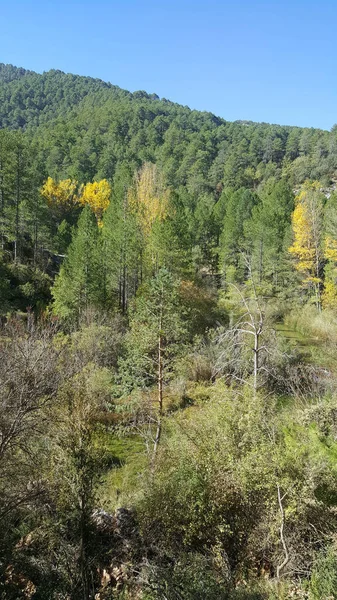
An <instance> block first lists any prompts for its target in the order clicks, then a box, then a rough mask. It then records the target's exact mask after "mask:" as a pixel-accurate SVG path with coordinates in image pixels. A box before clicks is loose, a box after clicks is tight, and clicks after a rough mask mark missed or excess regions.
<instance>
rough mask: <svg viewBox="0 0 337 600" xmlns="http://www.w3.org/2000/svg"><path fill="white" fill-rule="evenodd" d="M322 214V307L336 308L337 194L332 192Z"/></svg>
mask: <svg viewBox="0 0 337 600" xmlns="http://www.w3.org/2000/svg"><path fill="white" fill-rule="evenodd" d="M324 212H325V214H324V230H325V231H324V233H325V236H324V258H325V260H326V261H327V262H326V265H325V269H324V275H325V279H324V290H323V294H322V305H323V308H330V309H333V310H336V309H337V195H336V194H332V195H331V196H330V198H329V199H328V201H327V203H326V206H325V211H324Z"/></svg>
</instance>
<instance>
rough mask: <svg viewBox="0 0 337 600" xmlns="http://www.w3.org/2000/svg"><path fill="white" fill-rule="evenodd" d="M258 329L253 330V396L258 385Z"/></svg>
mask: <svg viewBox="0 0 337 600" xmlns="http://www.w3.org/2000/svg"><path fill="white" fill-rule="evenodd" d="M259 337H260V336H259V331H258V330H255V332H254V372H253V377H254V379H253V388H254V396H256V392H257V386H258V373H259Z"/></svg>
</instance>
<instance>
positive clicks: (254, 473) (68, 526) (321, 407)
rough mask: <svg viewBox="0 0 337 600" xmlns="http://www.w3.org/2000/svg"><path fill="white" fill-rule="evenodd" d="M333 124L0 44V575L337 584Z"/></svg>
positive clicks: (217, 585)
mask: <svg viewBox="0 0 337 600" xmlns="http://www.w3.org/2000/svg"><path fill="white" fill-rule="evenodd" d="M336 175H337V130H336V128H335V127H334V128H333V129H332V131H331V132H326V131H321V130H315V129H301V128H297V127H282V126H277V125H268V124H265V123H261V124H256V123H251V122H244V121H243V122H235V123H228V122H226V121H224V120H223V119H220V118H218V117H215V116H214V115H212V114H210V113H200V112H197V111H191V110H190V109H189V108H188V107H182V106H179V105H177V104H174V103H172V102H169V101H167V100H165V99H159V98H158V96H156V95H155V94H147V93H146V92H142V91H140V92H135V93H133V94H131V93H129V92H126V91H123V90H120V89H119V88H117V87H115V86H112V85H111V84H107V83H104V82H102V81H100V80H94V79H91V78H87V77H79V76H74V75H68V74H64V73H62V72H60V71H50V72H48V73H44V74H43V75H38V74H36V73H33V72H30V71H25V70H24V69H17V68H15V67H12V66H11V65H0V243H1V249H0V317H1V324H0V325H1V331H0V346H1V354H2V360H1V364H0V530H1V536H0V596H1V598H4V599H6V600H14V599H16V600H17V599H20V598H22V599H24V598H32V599H36V600H39V599H41V600H42V599H44V600H49V599H50V600H70V599H72V600H76V599H81V600H84V599H86V600H91V599H92V600H93V599H95V600H104V599H105V600H108V599H110V600H111V599H112V598H120V599H121V598H123V599H130V600H131V598H132V599H136V598H137V599H139V600H140V599H143V600H164V599H167V600H195V599H200V600H217V599H224V600H225V599H227V600H267V599H268V600H276V598H281V599H282V598H284V600H286V599H288V598H297V599H298V600H301V599H302V600H304V599H307V600H323V599H325V600H327V599H329V600H330V599H332V598H335V597H337V596H336V591H337V551H336V534H335V532H336V525H337V523H336V507H337V489H336V466H337V461H336V452H337V446H336V431H337V430H336V394H337V388H336V381H337V367H336V364H337V354H336V349H335V347H336V341H337V335H336V327H337V219H336V214H337V193H336V192H335V182H336Z"/></svg>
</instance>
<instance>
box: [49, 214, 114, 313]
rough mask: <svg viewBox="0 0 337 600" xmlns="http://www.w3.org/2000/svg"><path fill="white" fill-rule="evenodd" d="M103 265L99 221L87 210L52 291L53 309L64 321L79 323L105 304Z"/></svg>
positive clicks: (81, 217) (82, 216) (80, 220)
mask: <svg viewBox="0 0 337 600" xmlns="http://www.w3.org/2000/svg"><path fill="white" fill-rule="evenodd" d="M101 266H102V265H101V252H100V238H99V231H98V225H97V221H96V218H95V216H94V214H93V213H92V211H91V209H90V208H89V207H85V208H84V209H83V211H82V213H81V215H80V218H79V221H78V227H77V230H76V231H75V233H74V236H73V240H72V242H71V244H70V246H69V249H68V254H67V256H66V258H65V261H64V263H63V265H62V267H61V270H60V273H59V275H58V277H57V278H56V280H55V284H54V287H53V289H52V295H53V298H54V307H53V310H54V312H55V314H56V315H58V316H59V317H60V318H61V319H62V320H65V321H68V322H71V323H75V324H78V323H79V321H80V318H81V315H82V314H83V312H84V311H85V310H86V309H88V308H89V307H92V306H94V307H97V306H100V305H102V303H103V300H104V281H102V279H103V273H102V268H101Z"/></svg>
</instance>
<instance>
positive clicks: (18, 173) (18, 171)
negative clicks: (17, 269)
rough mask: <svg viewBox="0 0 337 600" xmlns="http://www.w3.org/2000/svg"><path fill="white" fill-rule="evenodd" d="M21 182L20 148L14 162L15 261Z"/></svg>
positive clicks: (16, 257) (15, 255)
mask: <svg viewBox="0 0 337 600" xmlns="http://www.w3.org/2000/svg"><path fill="white" fill-rule="evenodd" d="M20 183H21V153H20V149H19V148H18V150H17V162H16V195H15V240H14V261H15V262H17V260H18V258H19V235H20V231H19V229H20V212H19V210H20V209H19V206H20V195H21V189H20V187H21V186H20Z"/></svg>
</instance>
